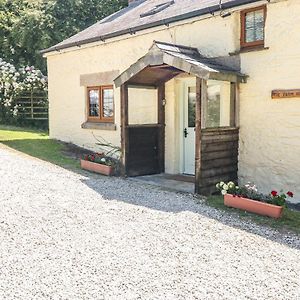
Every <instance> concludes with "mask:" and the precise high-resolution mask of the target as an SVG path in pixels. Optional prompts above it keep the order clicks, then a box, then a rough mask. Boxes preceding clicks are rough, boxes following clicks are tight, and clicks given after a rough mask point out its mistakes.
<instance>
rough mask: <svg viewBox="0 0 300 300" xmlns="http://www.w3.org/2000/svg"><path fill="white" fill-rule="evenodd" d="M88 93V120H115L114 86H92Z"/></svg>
mask: <svg viewBox="0 0 300 300" xmlns="http://www.w3.org/2000/svg"><path fill="white" fill-rule="evenodd" d="M87 94H88V95H87V100H88V101H87V102H88V103H87V104H88V120H89V121H92V122H113V121H114V90H113V86H100V87H90V88H88V93H87Z"/></svg>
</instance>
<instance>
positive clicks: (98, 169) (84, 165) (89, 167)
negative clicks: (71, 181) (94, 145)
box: [80, 159, 114, 176]
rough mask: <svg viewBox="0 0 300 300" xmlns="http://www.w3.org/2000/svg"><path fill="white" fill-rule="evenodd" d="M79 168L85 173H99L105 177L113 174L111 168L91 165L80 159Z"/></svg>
mask: <svg viewBox="0 0 300 300" xmlns="http://www.w3.org/2000/svg"><path fill="white" fill-rule="evenodd" d="M80 165H81V168H82V169H84V170H87V171H91V172H95V173H99V174H102V175H106V176H111V175H112V174H113V170H114V169H113V167H110V166H106V165H101V164H97V163H93V162H91V161H88V160H83V159H81V161H80Z"/></svg>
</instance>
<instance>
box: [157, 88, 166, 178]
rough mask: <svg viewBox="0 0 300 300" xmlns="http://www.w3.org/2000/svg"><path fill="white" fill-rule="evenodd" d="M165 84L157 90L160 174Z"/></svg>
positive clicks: (163, 162) (163, 156) (162, 160)
mask: <svg viewBox="0 0 300 300" xmlns="http://www.w3.org/2000/svg"><path fill="white" fill-rule="evenodd" d="M164 100H165V84H164V83H163V84H161V85H160V86H159V87H158V90H157V102H158V103H157V115H158V124H159V125H160V128H159V136H158V155H159V170H160V173H163V172H165V123H166V121H165V105H164Z"/></svg>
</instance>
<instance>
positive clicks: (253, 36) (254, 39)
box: [241, 6, 266, 48]
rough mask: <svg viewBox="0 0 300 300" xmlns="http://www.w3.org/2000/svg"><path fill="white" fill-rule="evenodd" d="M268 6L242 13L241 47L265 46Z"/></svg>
mask: <svg viewBox="0 0 300 300" xmlns="http://www.w3.org/2000/svg"><path fill="white" fill-rule="evenodd" d="M265 20H266V6H261V7H256V8H251V9H247V10H244V11H242V12H241V47H242V48H246V47H255V46H263V45H264V37H265Z"/></svg>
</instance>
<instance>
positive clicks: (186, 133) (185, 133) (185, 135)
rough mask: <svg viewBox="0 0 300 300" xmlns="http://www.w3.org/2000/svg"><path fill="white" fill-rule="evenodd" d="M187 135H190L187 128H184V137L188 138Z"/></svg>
mask: <svg viewBox="0 0 300 300" xmlns="http://www.w3.org/2000/svg"><path fill="white" fill-rule="evenodd" d="M187 136H188V131H187V129H186V128H184V137H185V138H187Z"/></svg>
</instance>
